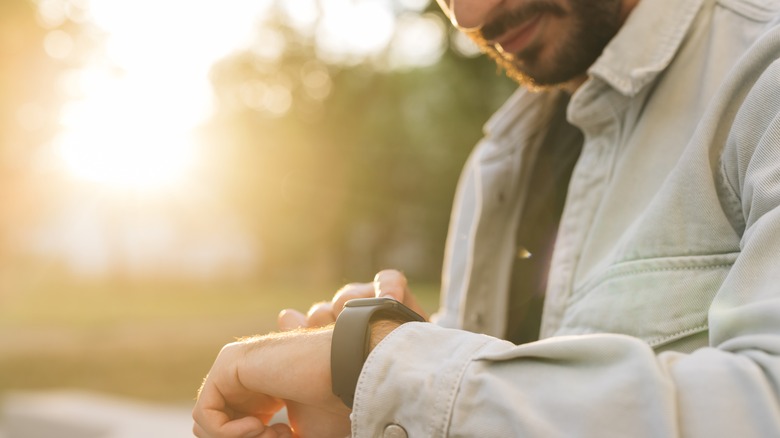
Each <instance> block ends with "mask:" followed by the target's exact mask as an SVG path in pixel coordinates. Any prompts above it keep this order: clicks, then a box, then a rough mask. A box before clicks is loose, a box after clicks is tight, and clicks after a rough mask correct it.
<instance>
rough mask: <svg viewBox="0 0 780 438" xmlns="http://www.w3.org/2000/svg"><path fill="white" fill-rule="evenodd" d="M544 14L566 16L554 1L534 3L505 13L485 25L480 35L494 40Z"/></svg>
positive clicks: (538, 0)
mask: <svg viewBox="0 0 780 438" xmlns="http://www.w3.org/2000/svg"><path fill="white" fill-rule="evenodd" d="M542 13H549V14H553V15H556V16H562V15H565V14H566V11H565V10H564V9H563V8H562V7H561V6H560V5H559V4H557V3H554V2H552V1H547V0H537V1H532V2H531V3H527V4H525V5H523V6H520V7H518V8H515V9H513V10H510V11H504V12H503V13H501V14H500V16H499V17H498V18H496V19H495V20H493V21H491V22H490V23H487V24H485V25H483V26H482V28H481V29H479V33H480V34H481V36H482V38H484V39H486V40H492V39H494V38H497V37H499V36H501V35H503V34H504V33H506V32H507V31H509V30H510V29H512V28H513V27H517V26H519V25H521V24H523V23H525V22H526V21H528V20H529V19H531V18H533V17H535V16H537V15H539V14H542Z"/></svg>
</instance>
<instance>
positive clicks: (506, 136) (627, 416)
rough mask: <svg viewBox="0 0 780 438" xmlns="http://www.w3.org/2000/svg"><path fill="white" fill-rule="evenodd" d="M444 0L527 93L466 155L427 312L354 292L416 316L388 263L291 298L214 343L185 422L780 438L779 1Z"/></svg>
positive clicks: (355, 430)
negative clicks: (261, 323)
mask: <svg viewBox="0 0 780 438" xmlns="http://www.w3.org/2000/svg"><path fill="white" fill-rule="evenodd" d="M441 3H442V7H443V8H444V10H445V11H446V13H447V14H448V15H449V17H450V18H451V19H452V21H453V23H454V24H455V25H456V26H458V27H459V28H460V29H461V30H463V31H464V32H466V33H467V34H469V35H470V36H472V37H473V38H474V39H475V40H476V41H477V42H478V43H479V44H480V46H481V47H482V48H483V49H484V51H485V52H487V53H488V54H489V55H490V56H492V57H493V58H494V59H495V60H496V61H497V62H498V64H499V65H500V66H501V67H503V68H504V69H506V70H507V72H508V74H510V76H512V77H513V78H516V79H517V80H518V81H519V82H520V83H521V84H522V85H523V86H522V87H521V88H520V89H519V90H518V91H517V93H516V94H515V95H513V96H512V97H511V98H510V99H509V101H508V102H507V103H506V104H505V105H504V107H502V108H501V109H500V110H499V111H498V112H497V113H496V115H495V116H494V117H492V118H491V120H490V121H489V122H488V123H487V125H486V128H485V132H486V135H485V138H484V139H483V140H482V142H481V143H480V144H479V145H478V146H477V147H476V148H475V150H474V152H473V153H472V155H471V157H470V158H469V160H468V162H467V164H466V166H465V169H464V171H463V174H462V178H461V181H460V184H459V186H458V191H457V195H456V202H455V205H454V210H453V214H452V220H451V224H450V233H449V240H448V245H447V249H446V260H445V266H444V273H443V291H442V301H441V307H440V309H439V310H438V312H437V313H436V314H435V315H434V316H433V317H431V318H430V319H431V321H432V322H433V323H429V322H417V321H415V320H416V319H417V318H416V317H414V315H412V316H409V315H410V314H409V313H404V312H406V311H404V312H401V311H398V310H397V309H395V308H394V307H393V306H391V305H389V304H388V303H387V302H380V301H376V300H369V301H364V300H363V301H352V302H350V304H347V305H346V307H345V303H346V302H347V301H348V300H349V299H352V298H365V297H374V296H384V297H392V298H395V299H396V300H397V301H398V302H401V303H404V304H406V305H407V307H409V308H411V309H412V310H415V311H417V313H422V311H421V309H420V308H419V306H417V304H416V302H415V300H414V297H413V295H412V294H411V292H410V291H409V289H408V287H407V284H406V279H405V278H404V277H403V275H402V274H400V273H399V272H397V271H382V272H380V273H379V274H377V277H376V278H375V280H374V282H373V283H366V284H352V285H348V286H346V287H345V288H344V289H342V290H341V291H339V293H337V294H336V297H334V299H333V300H332V301H331V302H328V303H322V304H320V305H317V306H315V307H314V308H313V309H312V310H311V311H310V312H309V314H307V315H303V314H300V313H298V312H295V311H291V310H290V311H286V312H283V313H282V314H281V315H280V326H281V327H282V328H283V329H291V328H294V327H302V328H300V329H297V330H291V331H288V332H284V333H282V334H276V335H268V336H260V337H254V338H249V339H247V340H244V341H241V342H237V343H233V344H229V345H228V346H226V347H225V348H224V349H223V350H222V352H221V354H220V355H219V357H218V358H217V360H216V362H215V364H214V367H213V368H212V370H211V372H210V374H209V376H208V378H207V379H206V381H205V382H204V384H203V387H202V391H201V393H200V398H199V400H198V402H197V404H196V406H195V409H194V419H195V421H196V423H195V426H194V432H195V434H196V435H197V436H199V437H244V436H261V437H275V436H301V437H309V436H316V437H330V436H346V435H349V434H351V435H352V436H356V437H379V436H386V437H403V436H411V437H472V436H489V437H499V436H500V437H505V436H518V437H520V436H522V437H551V436H553V437H554V436H561V437H571V436H594V437H609V436H615V437H625V436H632V437H641V436H648V437H670V436H689V437H713V436H728V437H735V436H740V437H743V436H751V437H753V436H778V434H780V269H778V266H779V265H780V61H778V59H779V58H780V27H778V26H777V24H779V23H780V21H778V19H777V17H778V16H779V14H780V2H777V1H774V0H642V1H640V0H450V1H449V2H448V3H445V2H444V1H443V0H442V2H441ZM355 303H357V304H355ZM364 303H365V304H364ZM372 306H373V307H372ZM367 308H368V309H371V308H377V309H378V310H377V312H376V314H373V317H366V316H365V314H366V312H365V310H364V309H367ZM345 309H346V310H345ZM388 309H389V310H388ZM342 312H343V313H342ZM361 312H362V313H363V315H362V316H361ZM340 314H341V315H340ZM345 315H350V316H349V317H345ZM355 315H358V316H355ZM337 316H339V321H338V322H337V323H336V326H335V327H336V328H335V333H334V329H333V327H332V326H330V325H328V324H330V323H332V322H333V321H334V320H336V317H337ZM423 316H424V314H423ZM342 317H343V318H342ZM360 318H363V319H362V320H361V319H360ZM342 320H343V321H344V324H342ZM355 321H362V323H363V324H364V325H365V327H363V326H361V325H360V324H357V323H355ZM406 321H413V322H406ZM348 324H351V325H348ZM316 326H324V327H322V328H314V327H316ZM346 327H349V330H347V329H346ZM355 327H357V330H355ZM361 327H362V328H361ZM363 329H364V330H363ZM361 330H363V331H362V332H361ZM332 348H333V350H332ZM364 349H365V350H364ZM353 350H355V351H358V352H360V353H363V355H360V354H357V355H355V358H352V359H343V358H342V356H345V357H346V356H351V355H352V353H353ZM332 351H333V355H332V356H331V353H332ZM331 360H333V362H331ZM350 360H352V362H350ZM334 391H335V393H336V394H337V395H336V394H334ZM283 406H286V407H287V410H288V413H289V418H290V422H291V427H290V426H288V425H273V426H267V421H268V419H269V418H270V416H271V415H272V414H273V413H274V412H276V411H277V410H278V409H280V408H281V407H283Z"/></svg>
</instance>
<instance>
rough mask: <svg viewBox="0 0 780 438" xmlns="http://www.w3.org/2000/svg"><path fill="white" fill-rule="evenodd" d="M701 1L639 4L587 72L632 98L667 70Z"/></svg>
mask: <svg viewBox="0 0 780 438" xmlns="http://www.w3.org/2000/svg"><path fill="white" fill-rule="evenodd" d="M704 2H705V0H643V1H640V2H639V3H638V4H637V5H636V7H635V8H634V10H633V11H632V12H631V14H630V15H629V17H628V19H627V20H626V22H625V23H624V25H623V27H622V28H621V29H620V31H619V32H618V34H617V35H616V36H615V38H613V39H612V41H610V43H609V44H608V45H607V47H606V48H605V49H604V53H602V55H601V56H600V57H599V59H598V60H596V63H595V64H593V66H591V68H590V69H589V70H588V73H589V74H590V76H593V77H597V78H599V79H601V80H603V81H604V82H606V83H607V84H608V85H610V86H611V87H613V88H614V89H616V90H617V91H618V92H620V93H621V94H623V95H626V96H634V95H636V94H637V93H639V91H641V90H642V88H643V87H644V86H646V85H647V84H648V83H650V82H651V81H653V80H654V79H655V78H656V77H657V76H658V74H659V73H661V72H662V71H663V70H664V69H666V67H668V66H669V63H671V61H672V59H673V58H674V55H675V54H676V53H677V51H678V49H679V48H680V45H681V44H682V41H683V39H684V37H685V35H686V34H687V33H688V30H689V29H690V27H691V24H692V23H693V20H694V18H695V17H696V14H697V13H698V11H699V9H700V8H701V6H702V4H703V3H704Z"/></svg>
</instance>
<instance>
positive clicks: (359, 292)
mask: <svg viewBox="0 0 780 438" xmlns="http://www.w3.org/2000/svg"><path fill="white" fill-rule="evenodd" d="M374 296H375V295H374V285H373V283H350V284H348V285H346V286H344V287H342V288H341V289H339V291H338V292H336V295H335V296H334V297H333V301H332V302H333V316H334V317H338V316H339V314H340V313H341V311H342V310H344V304H346V303H347V301H349V300H354V299H355V298H373V297H374Z"/></svg>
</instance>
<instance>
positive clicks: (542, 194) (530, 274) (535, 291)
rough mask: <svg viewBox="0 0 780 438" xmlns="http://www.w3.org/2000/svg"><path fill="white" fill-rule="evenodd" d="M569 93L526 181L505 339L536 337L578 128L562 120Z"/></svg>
mask: <svg viewBox="0 0 780 438" xmlns="http://www.w3.org/2000/svg"><path fill="white" fill-rule="evenodd" d="M567 103H568V98H562V99H561V102H560V105H559V108H558V111H557V112H556V113H555V115H554V116H553V120H552V121H551V125H550V126H552V127H555V128H554V129H550V130H549V131H548V132H547V134H546V136H545V139H544V143H543V144H542V145H541V147H540V149H539V152H538V156H537V158H536V160H535V162H534V163H535V165H534V168H533V171H532V174H531V179H530V181H529V184H530V187H529V188H528V190H527V192H528V193H527V195H526V199H525V205H524V206H523V209H522V213H521V218H520V222H519V224H518V228H517V233H516V236H515V238H516V242H517V245H516V248H517V251H516V256H515V260H514V266H513V268H512V277H511V280H510V294H509V295H510V296H509V306H508V309H507V311H508V314H507V330H506V339H507V340H509V341H512V342H513V343H515V344H523V343H526V342H531V341H535V340H537V339H539V325H540V323H541V316H542V307H543V306H544V295H545V289H546V288H547V275H548V272H549V270H550V260H551V258H552V252H553V246H554V245H555V236H556V234H557V232H558V224H559V222H560V219H561V213H562V212H563V204H564V201H565V200H566V192H567V190H568V186H569V180H570V179H571V174H572V171H573V170H574V165H575V163H576V162H577V158H578V157H579V155H580V151H581V150H582V144H583V137H582V133H581V132H580V131H579V130H578V129H577V128H575V127H574V126H572V125H571V124H569V123H568V122H567V121H566V104H567Z"/></svg>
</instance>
